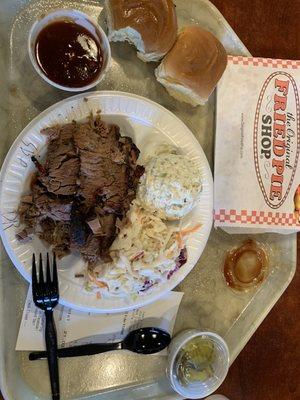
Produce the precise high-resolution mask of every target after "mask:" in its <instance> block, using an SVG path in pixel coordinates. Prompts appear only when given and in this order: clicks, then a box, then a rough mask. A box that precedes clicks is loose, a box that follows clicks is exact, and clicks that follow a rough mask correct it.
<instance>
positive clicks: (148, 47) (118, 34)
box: [106, 0, 177, 61]
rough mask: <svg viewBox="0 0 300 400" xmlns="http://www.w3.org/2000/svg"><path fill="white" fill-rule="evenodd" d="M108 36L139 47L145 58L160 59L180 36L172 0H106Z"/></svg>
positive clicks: (140, 56) (110, 38)
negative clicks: (178, 35)
mask: <svg viewBox="0 0 300 400" xmlns="http://www.w3.org/2000/svg"><path fill="white" fill-rule="evenodd" d="M106 12H107V25H108V38H109V40H110V41H112V42H120V41H121V42H122V41H127V42H129V43H132V44H134V45H135V46H136V48H137V50H138V53H137V55H138V57H139V58H141V59H142V60H143V61H158V60H160V59H161V58H162V57H163V56H164V55H165V54H166V53H167V52H168V51H169V50H170V49H171V47H172V46H173V44H174V42H175V40H176V37H177V17H176V12H175V6H174V4H173V1H172V0H106Z"/></svg>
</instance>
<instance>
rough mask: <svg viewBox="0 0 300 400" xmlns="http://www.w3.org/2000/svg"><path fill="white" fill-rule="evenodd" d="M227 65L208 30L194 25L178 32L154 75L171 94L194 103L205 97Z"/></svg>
mask: <svg viewBox="0 0 300 400" xmlns="http://www.w3.org/2000/svg"><path fill="white" fill-rule="evenodd" d="M226 65H227V56H226V51H225V49H224V47H223V45H222V44H221V43H220V42H219V41H218V39H217V38H215V36H214V35H212V34H211V33H210V32H208V31H206V30H204V29H202V28H200V27H199V26H197V25H193V26H187V27H186V28H184V29H183V30H182V31H181V32H180V34H179V35H178V38H177V41H176V43H175V44H174V46H173V47H172V49H171V51H170V52H169V53H168V54H167V55H166V56H165V58H164V59H163V60H162V62H161V64H160V65H159V66H158V68H156V70H155V75H156V78H157V80H158V81H159V82H160V83H161V84H162V85H164V86H165V88H166V89H167V90H168V92H169V93H170V95H171V96H173V97H175V98H176V99H177V100H180V101H183V102H186V103H189V104H191V105H193V106H196V105H199V104H202V105H203V104H205V102H206V101H207V100H208V98H209V96H210V94H211V93H212V91H213V90H214V88H215V86H216V85H217V83H218V81H219V79H220V78H221V76H222V74H223V72H224V70H225V68H226Z"/></svg>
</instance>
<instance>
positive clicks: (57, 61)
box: [35, 20, 103, 87]
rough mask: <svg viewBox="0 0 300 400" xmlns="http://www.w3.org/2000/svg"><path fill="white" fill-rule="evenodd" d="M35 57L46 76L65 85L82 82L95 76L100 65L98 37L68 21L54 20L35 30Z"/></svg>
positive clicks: (101, 63)
mask: <svg viewBox="0 0 300 400" xmlns="http://www.w3.org/2000/svg"><path fill="white" fill-rule="evenodd" d="M35 55H36V60H37V62H38V64H39V66H40V68H41V69H42V71H43V72H44V73H45V74H46V76H47V77H48V78H49V79H50V80H52V81H53V82H56V83H58V84H60V85H63V86H67V87H82V86H86V85H88V84H90V83H92V82H93V81H95V80H96V79H97V77H98V76H99V74H100V71H101V68H102V65H103V54H102V50H101V47H100V43H99V41H98V40H97V39H96V38H95V37H94V36H93V35H92V34H91V33H90V32H89V31H88V30H87V29H85V28H84V27H82V26H80V25H78V24H76V23H74V22H72V21H64V20H61V21H56V22H52V23H51V24H49V25H47V26H46V27H45V28H44V29H42V30H41V32H40V33H39V35H38V37H37V39H36V43H35Z"/></svg>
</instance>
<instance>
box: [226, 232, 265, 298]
mask: <svg viewBox="0 0 300 400" xmlns="http://www.w3.org/2000/svg"><path fill="white" fill-rule="evenodd" d="M268 266H269V260H268V255H267V253H266V250H265V249H264V247H263V246H261V245H260V244H259V243H258V242H256V241H254V240H251V239H249V240H246V241H245V242H244V243H243V244H242V246H240V247H238V248H235V249H233V250H231V251H229V252H228V253H227V255H226V258H225V263H224V269H223V272H224V277H225V279H226V283H227V285H228V286H229V287H231V288H232V289H235V290H238V291H240V292H242V291H248V290H249V289H252V288H255V287H256V286H258V285H259V284H261V283H262V282H263V281H264V279H265V277H266V276H267V272H268Z"/></svg>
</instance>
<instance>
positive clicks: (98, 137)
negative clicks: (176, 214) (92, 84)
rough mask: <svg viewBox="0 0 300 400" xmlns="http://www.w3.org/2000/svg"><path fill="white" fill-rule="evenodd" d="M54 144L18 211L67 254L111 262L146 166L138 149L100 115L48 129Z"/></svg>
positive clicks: (95, 261) (51, 141) (40, 165)
mask: <svg viewBox="0 0 300 400" xmlns="http://www.w3.org/2000/svg"><path fill="white" fill-rule="evenodd" d="M43 133H44V134H45V135H47V136H48V139H49V145H48V150H47V154H46V161H45V163H44V164H43V165H42V164H41V163H40V162H38V160H37V159H34V162H35V164H36V166H37V169H38V171H37V172H36V173H35V175H34V176H33V179H32V184H31V188H32V192H31V193H30V194H29V195H26V196H23V198H22V199H21V204H20V206H19V215H20V220H21V222H22V223H24V224H25V226H26V227H36V226H37V225H38V224H39V226H40V227H41V233H40V237H41V238H42V239H44V240H45V241H47V242H48V243H49V244H51V245H53V246H54V247H55V248H56V250H57V251H58V252H59V253H61V254H64V253H66V252H68V251H69V250H70V249H71V250H74V249H76V250H79V251H80V252H81V254H82V256H83V257H84V259H85V260H86V261H88V262H89V263H90V264H94V263H97V262H98V261H99V260H102V261H108V260H109V255H108V250H109V248H110V246H111V244H112V242H113V241H114V239H115V237H116V234H117V231H118V229H117V228H116V223H117V221H119V222H120V220H122V219H123V217H124V216H125V215H126V212H127V211H128V209H129V207H130V204H131V202H132V200H133V199H134V198H135V194H136V188H137V185H138V181H139V178H140V176H141V175H142V174H143V172H144V169H143V167H141V166H139V165H137V164H136V162H137V159H138V156H139V150H138V148H137V147H136V146H135V144H134V143H133V142H132V140H131V139H130V138H128V137H122V136H121V135H120V132H119V127H118V126H117V125H107V124H106V123H105V122H103V121H102V120H101V118H100V116H99V115H98V116H96V117H90V118H89V120H88V122H85V123H76V122H74V123H71V124H66V125H58V126H54V127H51V128H47V129H44V130H43Z"/></svg>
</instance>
